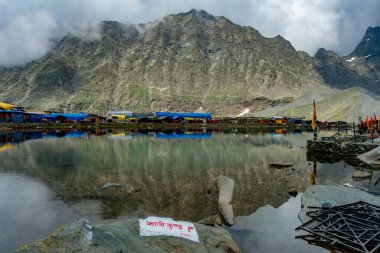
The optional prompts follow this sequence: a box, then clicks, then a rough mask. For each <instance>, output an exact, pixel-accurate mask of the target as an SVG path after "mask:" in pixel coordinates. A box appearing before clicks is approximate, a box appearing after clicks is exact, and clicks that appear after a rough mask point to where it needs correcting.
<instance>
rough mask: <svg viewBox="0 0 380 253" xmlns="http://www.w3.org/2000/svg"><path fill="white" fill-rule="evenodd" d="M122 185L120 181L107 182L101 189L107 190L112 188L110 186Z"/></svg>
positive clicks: (118, 186) (117, 186)
mask: <svg viewBox="0 0 380 253" xmlns="http://www.w3.org/2000/svg"><path fill="white" fill-rule="evenodd" d="M120 187H121V184H118V183H105V184H104V185H103V186H102V187H101V188H100V190H101V191H104V190H107V189H110V188H120Z"/></svg>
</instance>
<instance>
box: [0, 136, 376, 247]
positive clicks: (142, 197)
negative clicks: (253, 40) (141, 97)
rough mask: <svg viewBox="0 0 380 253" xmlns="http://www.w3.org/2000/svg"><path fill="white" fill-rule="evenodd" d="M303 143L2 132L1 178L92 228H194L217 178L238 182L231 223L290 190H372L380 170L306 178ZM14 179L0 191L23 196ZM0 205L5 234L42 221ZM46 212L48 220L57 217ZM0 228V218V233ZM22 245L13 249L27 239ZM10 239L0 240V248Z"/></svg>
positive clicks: (331, 171)
mask: <svg viewBox="0 0 380 253" xmlns="http://www.w3.org/2000/svg"><path fill="white" fill-rule="evenodd" d="M321 134H325V135H331V133H321ZM310 138H312V136H311V134H310V133H307V132H297V133H289V132H288V131H287V130H275V129H273V130H266V131H264V130H254V131H248V130H235V131H229V132H228V133H225V132H216V131H211V130H210V131H208V130H200V131H199V130H197V131H196V130H193V131H186V132H183V131H175V132H173V131H162V130H148V131H129V132H128V131H127V132H126V131H117V130H114V131H112V130H96V131H95V130H94V131H91V132H82V131H46V132H16V133H8V134H0V150H1V147H4V146H5V145H8V146H7V148H4V149H3V151H1V152H0V176H2V175H5V174H6V175H11V176H14V175H16V176H18V177H25V178H33V180H35V181H36V182H40V183H41V184H43V185H44V186H45V187H46V186H47V187H46V189H48V190H49V191H51V194H52V195H53V196H54V195H56V196H57V197H58V199H62V200H63V202H64V203H65V205H63V206H64V208H66V209H67V210H68V211H67V212H68V213H71V212H74V214H75V216H76V217H85V218H88V219H90V220H92V221H96V222H99V221H102V220H107V219H115V218H120V217H145V216H148V215H157V216H165V217H171V218H174V219H178V220H190V221H198V220H200V219H202V218H205V217H208V216H210V215H214V214H215V213H216V211H217V209H216V207H217V198H218V196H217V189H216V179H217V177H218V175H220V174H222V175H225V176H228V177H231V178H233V179H234V180H235V181H236V184H235V191H234V202H233V207H234V212H235V215H237V216H245V215H251V214H252V213H254V212H255V211H256V210H257V209H258V208H259V207H262V206H266V205H270V206H272V207H274V208H277V207H279V206H281V205H283V203H285V202H287V201H288V199H289V195H288V192H289V191H303V190H304V189H305V188H306V187H307V186H308V185H310V184H311V183H312V182H315V183H317V184H343V183H350V184H352V185H354V186H356V187H365V188H367V189H369V190H371V191H379V189H378V186H375V185H374V182H375V181H376V179H377V178H379V174H378V172H374V173H373V175H372V177H373V180H372V181H370V179H367V180H363V181H353V180H352V176H351V175H352V172H353V171H354V170H355V168H354V167H353V166H350V165H347V164H346V163H345V162H341V161H340V162H336V163H334V164H321V163H317V167H316V172H317V173H316V175H314V174H315V173H314V172H313V171H314V170H313V163H312V162H309V161H307V157H306V150H305V149H306V140H307V139H310ZM9 145H11V146H9ZM278 162H280V163H281V162H284V163H291V164H293V165H294V166H293V167H291V168H283V169H275V168H271V167H270V166H269V164H271V163H278ZM4 180H7V179H6V178H5V179H3V182H5V181H4ZM20 181H22V180H20ZM17 182H18V180H13V181H12V184H14V185H12V186H13V187H16V188H19V189H20V190H19V191H14V190H12V187H10V188H9V189H8V187H3V188H2V190H3V192H2V194H3V195H4V196H5V195H6V196H8V200H11V199H12V198H13V196H14V197H15V198H17V195H18V194H19V193H20V192H21V191H23V190H28V189H24V188H23V187H24V186H23V185H22V184H21V183H20V184H18V183H17ZM8 200H7V199H5V200H3V201H2V202H0V211H1V213H2V214H5V215H4V216H3V217H2V218H3V219H4V220H12V221H13V222H14V223H15V224H14V226H13V227H11V228H9V230H8V231H10V230H12V229H13V230H15V229H20V227H22V224H23V223H24V222H25V219H33V220H35V221H38V220H39V219H43V217H35V214H33V212H30V213H29V216H24V219H20V220H18V219H14V218H13V219H12V217H17V216H18V215H21V212H20V211H19V209H22V208H24V209H27V208H34V207H33V206H32V207H31V206H30V205H28V202H25V206H23V205H22V203H23V202H22V201H21V204H19V205H17V207H16V206H15V205H14V202H12V201H8ZM41 201H42V202H43V200H41ZM46 201H50V200H46ZM63 202H61V203H63ZM62 208H63V207H62ZM64 208H63V209H64ZM63 209H62V210H63ZM48 210H50V209H48ZM51 212H52V213H51V215H54V213H55V212H56V210H52V211H51ZM65 212H66V211H65ZM65 212H64V213H65ZM22 215H24V214H22ZM70 215H71V214H70ZM70 215H69V217H72V216H70ZM7 216H9V217H7ZM57 217H58V216H57ZM8 218H9V219H8ZM18 222H19V224H17V223H18ZM65 222H67V219H63V218H62V219H61V218H57V220H56V221H55V223H54V224H50V225H47V226H46V227H45V231H46V234H48V233H49V232H52V231H53V230H54V229H56V228H57V227H58V226H60V225H62V224H63V223H65ZM3 225H4V224H2V223H1V221H0V227H2V226H3ZM235 228H238V227H237V226H236V227H235ZM288 229H289V231H293V230H294V228H288ZM26 230H27V231H28V228H26ZM13 232H15V231H13ZM2 233H8V232H3V231H2ZM29 233H30V234H33V231H32V230H29ZM30 238H34V237H30ZM21 239H22V238H21ZM21 239H20V241H17V242H18V243H19V244H18V245H20V244H21V243H25V242H27V241H25V238H24V239H22V240H21ZM8 240H9V238H8V237H1V236H0V245H2V244H3V243H5V242H7V241H8ZM13 240H16V239H13Z"/></svg>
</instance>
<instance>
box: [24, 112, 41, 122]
mask: <svg viewBox="0 0 380 253" xmlns="http://www.w3.org/2000/svg"><path fill="white" fill-rule="evenodd" d="M24 121H25V122H31V123H41V122H42V114H40V113H35V112H24Z"/></svg>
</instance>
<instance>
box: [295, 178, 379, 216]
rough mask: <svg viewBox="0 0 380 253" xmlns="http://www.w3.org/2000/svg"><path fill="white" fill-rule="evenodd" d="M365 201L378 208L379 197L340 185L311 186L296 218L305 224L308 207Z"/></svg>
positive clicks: (304, 196) (305, 194) (303, 196)
mask: <svg viewBox="0 0 380 253" xmlns="http://www.w3.org/2000/svg"><path fill="white" fill-rule="evenodd" d="M358 201H365V202H367V203H370V204H373V205H376V206H380V197H379V196H376V195H373V194H370V193H368V192H365V191H362V190H360V189H356V188H351V187H347V186H342V185H313V186H309V187H307V189H306V191H305V192H304V194H303V195H302V200H301V206H302V210H301V212H300V213H299V215H298V217H299V218H300V220H301V221H302V222H307V221H309V220H310V217H309V216H307V214H306V213H307V212H308V211H310V210H309V209H308V208H307V207H308V206H324V207H333V206H340V205H346V204H351V203H355V202H358Z"/></svg>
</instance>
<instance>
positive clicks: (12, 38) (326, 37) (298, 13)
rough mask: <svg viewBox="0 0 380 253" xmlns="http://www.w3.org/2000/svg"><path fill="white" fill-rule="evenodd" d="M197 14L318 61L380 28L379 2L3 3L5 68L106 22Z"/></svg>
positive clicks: (0, 24)
mask: <svg viewBox="0 0 380 253" xmlns="http://www.w3.org/2000/svg"><path fill="white" fill-rule="evenodd" d="M192 8H195V9H203V10H206V11H207V12H209V13H210V14H212V15H216V16H225V17H227V18H229V19H230V20H231V21H233V22H234V23H237V24H240V25H246V26H252V27H254V28H256V29H257V30H259V31H260V32H261V33H262V34H263V35H264V36H267V37H273V36H276V35H277V34H280V35H281V36H283V37H284V38H286V39H287V40H289V41H290V42H291V43H292V44H293V46H294V47H295V48H296V49H298V50H304V51H307V52H308V53H309V54H312V55H313V54H314V53H315V51H316V50H317V49H318V48H320V47H324V48H327V49H332V50H335V51H337V52H338V53H340V54H348V53H349V52H351V51H352V50H353V49H354V48H355V46H356V45H357V43H358V42H359V41H360V39H361V38H362V36H363V34H364V32H365V30H366V28H367V27H368V26H377V25H380V14H379V13H380V1H378V0H363V1H357V0H313V1H308V0H266V1H262V0H234V1H233V0H208V1H204V0H187V1H182V0H128V1H125V0H65V1H51V0H28V1H24V0H0V66H1V65H3V66H4V65H5V66H10V65H19V64H24V63H26V62H28V61H31V60H34V59H37V58H39V57H41V56H43V55H44V54H45V53H46V52H48V51H49V50H51V48H52V46H53V45H52V43H51V40H52V39H59V38H61V37H62V36H64V35H65V34H67V33H68V32H71V33H72V34H81V31H87V32H88V31H91V32H93V31H94V30H91V29H90V28H89V27H92V26H93V27H96V24H98V23H99V22H100V21H103V20H115V21H119V22H123V23H146V22H150V21H154V20H155V19H157V18H161V17H163V16H165V15H167V14H172V13H178V12H186V11H189V10H190V9H192ZM90 36H93V37H94V36H95V37H94V38H96V34H95V33H91V34H90Z"/></svg>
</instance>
